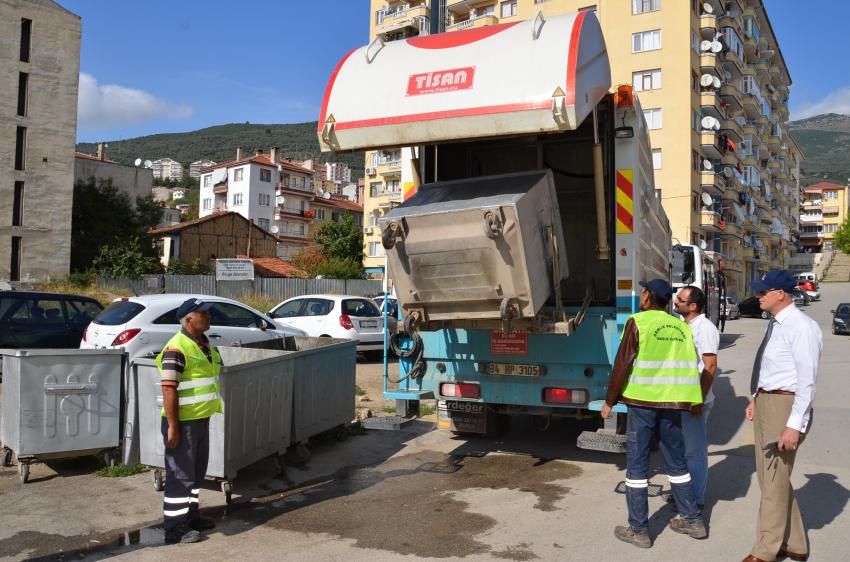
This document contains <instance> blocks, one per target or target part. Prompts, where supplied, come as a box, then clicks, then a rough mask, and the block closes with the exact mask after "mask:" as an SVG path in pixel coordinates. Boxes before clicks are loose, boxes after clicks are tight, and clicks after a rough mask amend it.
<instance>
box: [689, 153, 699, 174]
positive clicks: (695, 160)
mask: <svg viewBox="0 0 850 562" xmlns="http://www.w3.org/2000/svg"><path fill="white" fill-rule="evenodd" d="M701 162H702V158H700V155H699V152H697V151H696V150H692V151H691V170H693V171H694V172H698V171H700V169H701V168H702V166H701V165H700V163H701Z"/></svg>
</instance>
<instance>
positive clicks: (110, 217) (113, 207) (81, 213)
mask: <svg viewBox="0 0 850 562" xmlns="http://www.w3.org/2000/svg"><path fill="white" fill-rule="evenodd" d="M161 209H162V205H161V204H160V203H156V202H155V201H154V200H153V198H152V197H150V196H148V197H139V198H137V199H136V205H135V207H134V206H133V205H132V204H131V203H130V198H129V197H128V196H127V194H126V193H123V192H121V191H119V190H118V188H116V187H115V186H114V185H112V181H111V180H105V181H100V182H96V181H95V179H94V178H89V180H88V181H85V182H84V181H78V182H77V183H75V184H74V200H73V209H72V212H71V271H85V270H86V269H88V268H89V267H90V266H91V265H92V263H93V262H94V260H95V258H96V257H98V256H99V255H100V249H101V248H102V247H104V246H110V247H112V248H113V249H114V248H117V247H120V246H122V244H123V243H124V242H127V241H128V240H130V239H131V238H133V237H136V238H138V240H139V244H140V251H141V252H142V255H144V256H146V257H154V256H155V255H156V250H155V248H154V246H153V242H152V240H151V237H150V236H148V234H147V231H148V230H150V229H151V228H153V227H154V226H156V225H157V224H159V221H160V220H161V218H162V210H161Z"/></svg>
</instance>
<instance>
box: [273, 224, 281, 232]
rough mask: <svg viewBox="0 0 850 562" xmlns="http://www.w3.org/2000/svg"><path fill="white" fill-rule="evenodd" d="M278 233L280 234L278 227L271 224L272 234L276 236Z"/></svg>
mask: <svg viewBox="0 0 850 562" xmlns="http://www.w3.org/2000/svg"><path fill="white" fill-rule="evenodd" d="M278 232H280V228H278V226H277V225H276V224H273V225H272V234H277V233H278Z"/></svg>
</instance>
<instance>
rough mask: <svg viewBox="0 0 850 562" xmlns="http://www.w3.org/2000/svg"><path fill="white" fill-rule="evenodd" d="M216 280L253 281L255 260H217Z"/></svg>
mask: <svg viewBox="0 0 850 562" xmlns="http://www.w3.org/2000/svg"><path fill="white" fill-rule="evenodd" d="M215 280H216V281H253V280H254V262H253V261H251V260H244V259H221V260H215Z"/></svg>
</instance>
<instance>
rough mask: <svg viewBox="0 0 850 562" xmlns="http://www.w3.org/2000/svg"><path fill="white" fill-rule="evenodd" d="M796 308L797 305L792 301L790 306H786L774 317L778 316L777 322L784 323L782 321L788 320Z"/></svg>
mask: <svg viewBox="0 0 850 562" xmlns="http://www.w3.org/2000/svg"><path fill="white" fill-rule="evenodd" d="M795 310H797V306H796V305H795V304H794V303H791V304H789V305H788V306H786V307H785V308H783V309H782V310H781V311H780V312H779V314H777V315H776V316H774V318H776V321H777V322H779V323H780V324H782V323H784V322H785V320H787V319H788V317H789V316H790V315H791V314H793V313H794V311H795Z"/></svg>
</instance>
